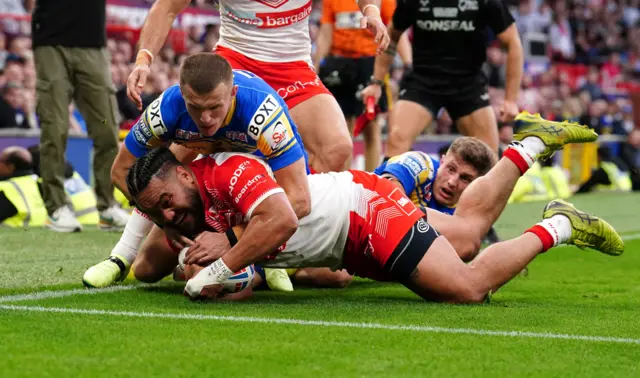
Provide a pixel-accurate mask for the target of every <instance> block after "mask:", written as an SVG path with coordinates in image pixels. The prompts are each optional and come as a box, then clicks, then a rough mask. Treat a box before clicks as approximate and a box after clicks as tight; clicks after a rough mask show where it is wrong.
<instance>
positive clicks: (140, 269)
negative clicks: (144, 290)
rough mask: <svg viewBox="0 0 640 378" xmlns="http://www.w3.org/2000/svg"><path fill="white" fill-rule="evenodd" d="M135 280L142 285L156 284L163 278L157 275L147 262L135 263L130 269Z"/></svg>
mask: <svg viewBox="0 0 640 378" xmlns="http://www.w3.org/2000/svg"><path fill="white" fill-rule="evenodd" d="M131 269H132V270H133V275H134V276H135V278H136V279H137V280H138V281H140V282H144V283H156V282H158V281H160V280H161V279H162V278H164V276H163V275H162V274H159V273H158V271H157V270H156V269H155V268H154V267H153V266H152V264H150V263H149V262H147V261H137V260H136V262H135V263H134V264H133V267H131Z"/></svg>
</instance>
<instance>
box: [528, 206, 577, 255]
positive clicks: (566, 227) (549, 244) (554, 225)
mask: <svg viewBox="0 0 640 378" xmlns="http://www.w3.org/2000/svg"><path fill="white" fill-rule="evenodd" d="M527 232H531V233H534V234H535V235H536V236H537V237H538V238H540V241H541V242H542V248H543V250H542V252H546V251H547V250H548V249H550V248H553V247H555V246H557V245H558V244H562V243H565V242H566V241H567V240H569V238H570V237H571V221H570V220H569V218H567V217H566V216H564V215H560V214H558V215H554V216H552V217H551V218H548V219H543V220H542V222H540V223H538V224H536V225H535V226H533V227H531V228H529V229H528V230H526V231H525V233H527Z"/></svg>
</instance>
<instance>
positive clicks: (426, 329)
mask: <svg viewBox="0 0 640 378" xmlns="http://www.w3.org/2000/svg"><path fill="white" fill-rule="evenodd" d="M0 310H13V311H32V312H45V313H62V314H81V315H110V316H120V317H132V318H161V319H185V320H217V321H227V322H242V323H266V324H291V325H300V326H319V327H340V328H359V329H382V330H391V331H412V332H427V333H451V334H466V335H478V336H501V337H514V338H520V337H522V338H534V339H560V340H572V341H589V342H603V343H619V344H637V345H640V339H631V338H621V337H606V336H585V335H569V334H561V333H549V332H540V333H538V332H523V331H491V330H483V329H472V328H445V327H430V326H419V325H393V324H379V323H352V322H331V321H322V320H300V319H282V318H255V317H249V316H222V315H204V314H172V313H167V314H163V313H155V312H132V311H107V310H95V309H80V308H60V307H42V306H18V305H0Z"/></svg>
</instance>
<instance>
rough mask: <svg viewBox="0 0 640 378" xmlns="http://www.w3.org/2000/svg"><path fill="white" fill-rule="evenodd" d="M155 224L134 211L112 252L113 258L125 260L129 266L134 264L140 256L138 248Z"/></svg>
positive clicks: (137, 211) (136, 210)
mask: <svg viewBox="0 0 640 378" xmlns="http://www.w3.org/2000/svg"><path fill="white" fill-rule="evenodd" d="M152 226H153V222H152V221H151V220H150V219H149V218H148V217H147V216H146V215H144V214H142V213H141V212H140V211H139V210H138V209H135V210H133V212H132V213H131V218H129V221H128V222H127V225H126V226H125V228H124V231H123V232H122V236H120V240H118V243H117V244H116V246H115V247H113V249H112V250H111V256H118V257H121V258H123V259H125V260H126V261H127V262H128V263H129V264H133V260H135V259H136V255H138V248H139V247H140V244H141V243H142V239H144V238H145V236H147V234H148V233H149V231H151V227H152Z"/></svg>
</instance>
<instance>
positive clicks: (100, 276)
mask: <svg viewBox="0 0 640 378" xmlns="http://www.w3.org/2000/svg"><path fill="white" fill-rule="evenodd" d="M129 268H131V264H129V263H128V262H127V260H125V259H123V258H121V257H119V256H116V255H113V256H110V257H109V258H108V259H106V260H104V261H101V262H99V263H98V264H96V265H94V266H92V267H91V268H89V269H87V271H86V272H85V273H84V276H83V277H82V283H83V284H84V286H86V287H88V288H102V287H107V286H111V285H113V284H115V283H116V282H119V281H122V280H123V279H125V278H126V277H127V274H128V273H129Z"/></svg>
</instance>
